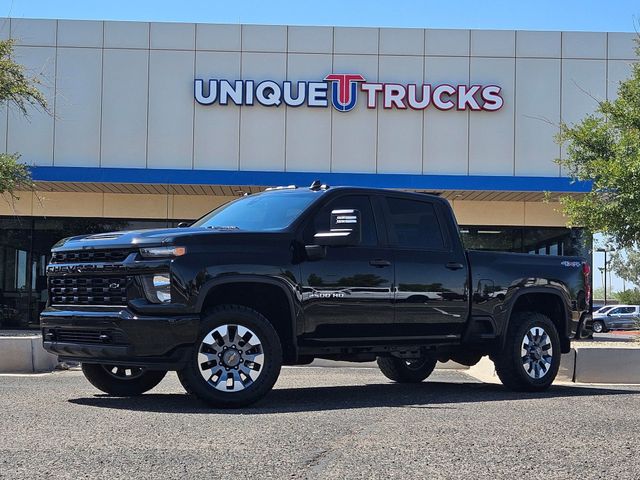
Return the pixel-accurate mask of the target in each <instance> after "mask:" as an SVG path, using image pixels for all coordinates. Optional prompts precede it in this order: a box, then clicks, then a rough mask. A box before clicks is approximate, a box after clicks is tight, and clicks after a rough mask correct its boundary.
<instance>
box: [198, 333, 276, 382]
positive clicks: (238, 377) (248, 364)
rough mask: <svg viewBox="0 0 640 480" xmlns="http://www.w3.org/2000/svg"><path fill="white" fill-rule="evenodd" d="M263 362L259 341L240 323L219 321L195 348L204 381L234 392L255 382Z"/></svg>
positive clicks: (254, 334)
mask: <svg viewBox="0 0 640 480" xmlns="http://www.w3.org/2000/svg"><path fill="white" fill-rule="evenodd" d="M263 365H264V353H263V351H262V342H261V340H260V338H259V337H258V335H256V333H255V332H253V331H251V330H249V329H248V328H246V327H243V326H241V325H221V326H219V327H216V328H215V329H214V330H212V331H211V332H209V333H208V334H207V335H206V336H205V337H204V338H203V339H202V343H201V344H200V348H199V350H198V366H199V368H200V374H201V375H202V377H203V378H204V379H205V381H206V382H207V383H208V384H209V385H211V386H212V387H214V388H215V389H216V390H220V391H222V392H238V391H241V390H244V389H245V388H247V387H249V386H250V385H251V384H252V383H253V382H255V381H256V380H257V379H258V377H259V376H260V373H261V372H262V369H263Z"/></svg>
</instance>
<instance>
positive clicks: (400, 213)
mask: <svg viewBox="0 0 640 480" xmlns="http://www.w3.org/2000/svg"><path fill="white" fill-rule="evenodd" d="M387 205H388V206H389V215H390V222H389V235H390V239H391V243H393V244H394V245H397V246H399V247H404V248H415V249H424V250H444V240H443V237H442V230H441V227H440V224H439V223H438V217H437V216H436V211H435V208H434V206H433V204H431V203H427V202H419V201H416V200H406V199H402V198H387Z"/></svg>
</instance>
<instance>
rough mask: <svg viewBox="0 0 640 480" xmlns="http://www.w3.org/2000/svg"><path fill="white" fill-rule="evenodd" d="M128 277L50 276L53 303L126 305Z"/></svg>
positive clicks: (50, 291) (50, 292)
mask: <svg viewBox="0 0 640 480" xmlns="http://www.w3.org/2000/svg"><path fill="white" fill-rule="evenodd" d="M126 288H127V277H91V276H86V277H71V276H69V277H50V278H49V299H50V302H51V304H52V305H126V303H127V293H126Z"/></svg>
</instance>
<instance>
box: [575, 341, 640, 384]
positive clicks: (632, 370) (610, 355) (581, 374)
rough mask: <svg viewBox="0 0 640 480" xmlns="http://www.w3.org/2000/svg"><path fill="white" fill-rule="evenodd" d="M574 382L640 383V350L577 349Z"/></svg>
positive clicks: (612, 348) (613, 348) (611, 348)
mask: <svg viewBox="0 0 640 480" xmlns="http://www.w3.org/2000/svg"><path fill="white" fill-rule="evenodd" d="M574 381H576V382H580V383H625V384H631V383H640V348H615V347H610V348H597V347H578V348H576V367H575V372H574Z"/></svg>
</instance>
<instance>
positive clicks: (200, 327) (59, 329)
mask: <svg viewBox="0 0 640 480" xmlns="http://www.w3.org/2000/svg"><path fill="white" fill-rule="evenodd" d="M47 275H48V288H49V302H48V306H47V308H46V309H45V310H44V311H43V312H42V314H41V326H42V331H43V342H44V347H45V348H46V349H47V350H48V351H49V352H52V353H55V354H57V355H58V356H59V357H60V359H61V360H72V361H77V362H81V363H82V369H83V372H84V374H85V376H86V377H87V379H88V380H89V381H90V382H91V383H92V384H93V385H94V386H96V387H97V388H98V389H100V390H102V391H104V392H106V393H108V394H111V395H122V396H129V395H139V394H142V393H144V392H145V391H148V390H150V389H151V388H153V387H154V386H155V385H157V384H158V383H159V382H160V381H161V380H162V378H163V377H164V375H165V374H166V372H167V371H171V370H173V371H176V372H177V374H178V378H179V379H180V382H181V383H182V385H183V386H184V387H185V389H186V390H187V391H188V392H190V393H192V394H193V395H195V396H197V397H199V398H200V399H202V400H204V401H205V402H207V403H209V404H210V405H213V406H216V407H238V406H244V405H248V404H251V403H253V402H255V401H257V400H259V399H260V398H262V397H263V396H265V395H266V394H267V393H268V392H269V391H270V389H271V388H272V387H273V385H274V383H275V382H276V380H277V378H278V375H279V373H280V368H281V366H282V365H300V364H307V363H310V362H311V361H312V360H313V359H315V358H324V359H331V360H343V361H344V360H346V361H354V362H363V361H373V360H376V361H377V363H378V366H379V368H380V370H381V371H382V373H383V374H384V375H385V376H387V377H388V378H389V379H391V380H393V381H396V382H421V381H422V380H424V379H425V378H427V377H428V376H429V375H430V374H431V372H432V371H433V369H434V368H435V365H436V361H438V360H440V361H448V360H454V361H456V362H460V363H462V364H465V365H473V364H475V363H477V362H478V361H479V360H480V358H481V357H482V356H484V355H489V356H490V357H491V359H492V360H493V361H494V362H495V365H496V370H497V374H498V376H499V378H500V380H501V381H502V383H503V384H504V385H505V386H506V387H508V388H510V389H513V390H523V391H541V390H544V389H546V388H548V387H549V386H550V385H551V383H552V382H553V380H554V378H555V376H556V373H557V372H558V368H559V365H560V357H561V353H566V352H568V351H569V349H570V343H571V339H572V338H574V337H575V336H576V335H577V334H578V335H579V334H580V333H581V332H582V333H584V332H585V331H587V330H588V329H589V328H590V324H587V323H586V322H587V321H590V316H589V315H587V312H588V311H589V306H590V268H589V265H588V264H587V263H585V261H584V260H583V259H582V258H579V257H566V256H539V255H529V254H517V253H496V252H486V251H466V250H465V249H464V247H463V244H462V242H461V239H460V235H459V229H458V225H457V223H456V220H455V217H454V214H453V211H452V209H451V207H450V206H449V204H448V202H447V201H446V200H445V199H442V198H440V197H438V196H433V195H427V194H419V193H408V192H400V191H392V190H381V189H369V188H351V187H337V188H329V187H328V186H326V185H322V184H321V183H320V182H314V183H313V185H312V186H311V187H310V188H296V187H293V186H291V187H278V188H274V189H269V190H267V191H264V192H262V193H258V194H253V195H247V196H244V197H240V198H238V199H237V200H234V201H233V202H230V203H228V204H226V205H223V206H221V207H219V208H217V209H216V210H214V211H212V212H211V213H209V214H207V215H205V216H204V217H202V218H201V219H199V220H197V221H196V222H194V223H193V224H192V225H189V226H185V227H184V228H171V229H160V230H136V231H127V232H114V233H105V234H97V235H85V236H78V237H71V238H66V239H63V240H61V241H60V242H58V243H57V244H56V245H55V246H54V247H53V249H52V256H51V263H50V264H49V265H48V267H47Z"/></svg>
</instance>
